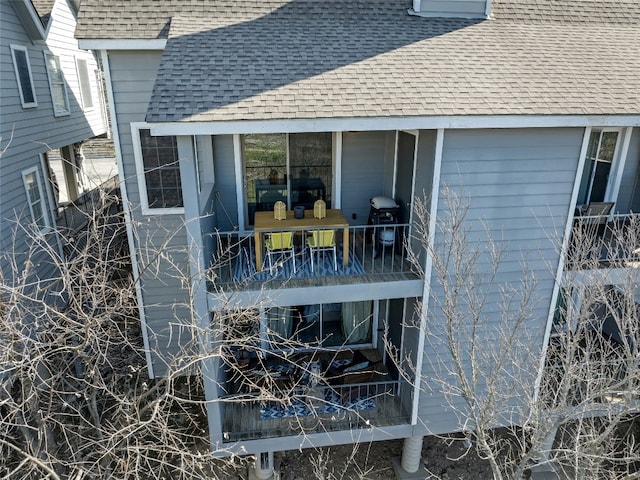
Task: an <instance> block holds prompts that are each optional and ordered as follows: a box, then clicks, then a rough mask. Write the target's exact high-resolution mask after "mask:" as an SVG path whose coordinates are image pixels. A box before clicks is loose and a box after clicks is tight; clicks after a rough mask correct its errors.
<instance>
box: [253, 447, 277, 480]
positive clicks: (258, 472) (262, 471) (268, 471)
mask: <svg viewBox="0 0 640 480" xmlns="http://www.w3.org/2000/svg"><path fill="white" fill-rule="evenodd" d="M253 473H254V476H255V478H257V479H258V480H269V479H270V478H272V477H273V452H260V453H256V463H255V466H254V471H253Z"/></svg>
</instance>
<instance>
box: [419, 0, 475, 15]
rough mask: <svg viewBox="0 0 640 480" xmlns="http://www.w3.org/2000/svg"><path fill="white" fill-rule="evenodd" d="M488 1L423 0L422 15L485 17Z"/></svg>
mask: <svg viewBox="0 0 640 480" xmlns="http://www.w3.org/2000/svg"><path fill="white" fill-rule="evenodd" d="M486 7H487V0H422V3H421V6H420V13H423V14H427V15H429V16H434V17H450V16H456V17H484V16H485V9H486Z"/></svg>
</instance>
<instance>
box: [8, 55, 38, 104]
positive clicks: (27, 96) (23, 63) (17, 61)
mask: <svg viewBox="0 0 640 480" xmlns="http://www.w3.org/2000/svg"><path fill="white" fill-rule="evenodd" d="M11 55H12V57H13V66H14V68H15V71H16V78H17V80H18V90H19V91H20V99H21V101H22V107H23V108H30V107H37V106H38V102H37V101H36V92H35V89H34V87H33V76H32V75H31V65H29V53H28V52H27V48H26V47H23V46H21V45H11Z"/></svg>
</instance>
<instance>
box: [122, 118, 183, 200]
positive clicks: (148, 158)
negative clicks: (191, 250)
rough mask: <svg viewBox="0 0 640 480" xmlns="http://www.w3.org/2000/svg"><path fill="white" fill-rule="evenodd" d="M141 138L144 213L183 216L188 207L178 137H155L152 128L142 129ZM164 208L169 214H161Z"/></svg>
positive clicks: (140, 169)
mask: <svg viewBox="0 0 640 480" xmlns="http://www.w3.org/2000/svg"><path fill="white" fill-rule="evenodd" d="M134 131H135V129H134ZM138 135H139V139H140V161H139V162H138V166H139V171H140V173H142V175H141V178H140V181H139V185H140V196H141V201H142V207H143V211H144V210H153V212H146V213H182V212H183V210H182V207H183V206H184V204H183V202H182V185H181V183H180V165H179V163H178V147H177V144H176V137H173V136H165V137H152V136H151V132H150V130H149V129H140V130H139V134H138ZM140 167H141V168H140ZM160 209H164V210H168V211H165V212H160V211H158V210H160ZM176 209H180V210H176Z"/></svg>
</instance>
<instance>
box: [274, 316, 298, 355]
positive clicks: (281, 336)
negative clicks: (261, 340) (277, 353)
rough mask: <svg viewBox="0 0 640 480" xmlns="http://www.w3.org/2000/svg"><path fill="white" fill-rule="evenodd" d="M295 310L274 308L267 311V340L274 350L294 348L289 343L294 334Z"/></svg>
mask: <svg viewBox="0 0 640 480" xmlns="http://www.w3.org/2000/svg"><path fill="white" fill-rule="evenodd" d="M294 319H295V310H294V309H293V308H280V307H274V308H270V309H268V310H267V340H268V342H269V348H271V349H272V350H278V349H283V348H286V347H292V346H293V345H292V344H291V342H289V339H290V338H291V335H292V333H293V323H294Z"/></svg>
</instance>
